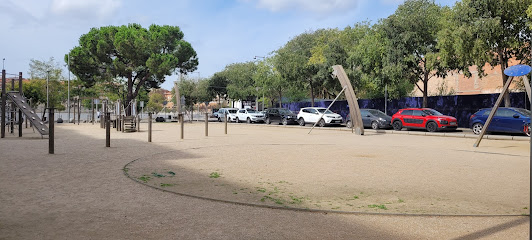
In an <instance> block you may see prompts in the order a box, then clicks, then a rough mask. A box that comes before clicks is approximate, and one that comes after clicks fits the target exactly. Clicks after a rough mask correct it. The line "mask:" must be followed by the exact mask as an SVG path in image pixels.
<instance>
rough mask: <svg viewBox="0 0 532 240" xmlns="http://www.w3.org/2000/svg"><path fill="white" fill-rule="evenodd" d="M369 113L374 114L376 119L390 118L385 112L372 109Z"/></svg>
mask: <svg viewBox="0 0 532 240" xmlns="http://www.w3.org/2000/svg"><path fill="white" fill-rule="evenodd" d="M368 112H369V113H371V114H373V116H375V117H381V118H384V117H388V115H386V114H384V113H383V112H381V111H379V110H374V109H370V110H368Z"/></svg>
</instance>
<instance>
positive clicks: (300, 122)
mask: <svg viewBox="0 0 532 240" xmlns="http://www.w3.org/2000/svg"><path fill="white" fill-rule="evenodd" d="M297 122H298V123H299V126H305V119H303V118H299V119H298V120H297Z"/></svg>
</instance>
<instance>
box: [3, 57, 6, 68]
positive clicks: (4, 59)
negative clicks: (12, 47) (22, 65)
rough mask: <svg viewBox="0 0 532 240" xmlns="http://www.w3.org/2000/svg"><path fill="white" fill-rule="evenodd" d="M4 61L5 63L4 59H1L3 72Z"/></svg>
mask: <svg viewBox="0 0 532 240" xmlns="http://www.w3.org/2000/svg"><path fill="white" fill-rule="evenodd" d="M5 61H6V58H3V59H2V70H5V68H4V62H5Z"/></svg>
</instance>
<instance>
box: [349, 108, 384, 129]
mask: <svg viewBox="0 0 532 240" xmlns="http://www.w3.org/2000/svg"><path fill="white" fill-rule="evenodd" d="M360 114H361V115H362V123H363V125H364V127H370V128H372V129H380V128H392V117H390V116H388V115H386V113H383V112H381V111H379V110H377V109H360ZM345 121H346V123H345V125H346V126H347V127H348V128H352V127H353V123H352V122H351V117H350V116H349V115H347V118H346V119H345Z"/></svg>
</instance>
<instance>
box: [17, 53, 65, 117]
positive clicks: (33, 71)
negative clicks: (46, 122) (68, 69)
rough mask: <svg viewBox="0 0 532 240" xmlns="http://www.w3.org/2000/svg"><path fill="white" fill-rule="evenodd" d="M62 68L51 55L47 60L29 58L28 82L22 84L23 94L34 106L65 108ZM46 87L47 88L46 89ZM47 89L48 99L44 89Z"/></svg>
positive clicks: (60, 109) (61, 109)
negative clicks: (47, 104) (47, 105)
mask: <svg viewBox="0 0 532 240" xmlns="http://www.w3.org/2000/svg"><path fill="white" fill-rule="evenodd" d="M62 73H63V70H62V67H61V66H60V64H59V63H58V62H56V61H55V60H54V58H53V57H51V58H49V59H48V60H42V61H41V60H36V59H31V60H30V64H29V75H30V82H28V83H26V84H23V85H22V88H23V91H24V96H25V97H26V98H28V99H30V100H31V103H32V105H33V106H34V107H36V106H37V105H38V104H41V103H42V104H45V105H46V103H47V100H48V102H49V106H50V107H53V108H56V109H57V110H58V111H63V110H65V106H64V105H63V104H64V103H65V101H66V98H67V89H66V83H65V82H63V81H64V80H65V78H64V77H63V75H62ZM47 82H48V84H47ZM47 88H48V89H47ZM47 90H48V99H47V97H46V91H47Z"/></svg>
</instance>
